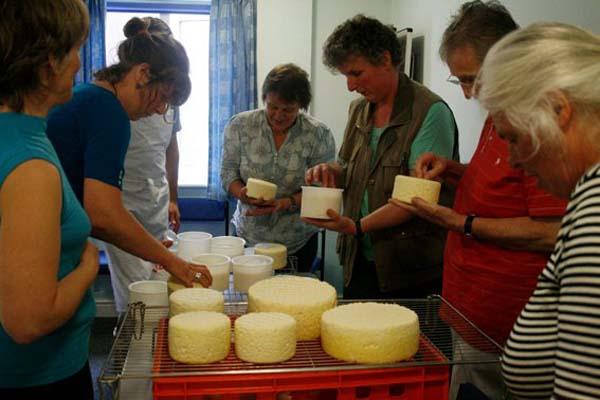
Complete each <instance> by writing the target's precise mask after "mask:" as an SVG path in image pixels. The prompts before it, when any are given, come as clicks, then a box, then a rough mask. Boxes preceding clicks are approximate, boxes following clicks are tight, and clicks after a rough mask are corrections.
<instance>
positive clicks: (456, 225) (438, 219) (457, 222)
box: [389, 197, 465, 232]
mask: <svg viewBox="0 0 600 400" xmlns="http://www.w3.org/2000/svg"><path fill="white" fill-rule="evenodd" d="M389 203H391V204H393V205H395V206H397V207H400V208H403V209H405V210H407V211H410V212H412V213H413V214H415V215H417V216H419V217H421V218H423V219H426V220H427V221H429V222H432V223H434V224H436V225H439V226H441V227H443V228H446V229H448V230H453V231H459V232H462V228H463V225H464V220H465V216H464V215H461V214H459V213H457V212H456V211H454V210H453V209H451V208H448V207H444V206H440V205H438V204H430V203H428V202H426V201H425V200H423V199H422V198H420V197H414V198H413V199H412V202H411V203H410V204H408V203H405V202H403V201H400V200H396V199H390V200H389Z"/></svg>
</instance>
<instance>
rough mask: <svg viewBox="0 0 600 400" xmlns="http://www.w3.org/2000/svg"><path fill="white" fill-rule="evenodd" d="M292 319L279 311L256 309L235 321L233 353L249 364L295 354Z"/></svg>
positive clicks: (281, 358) (294, 332)
mask: <svg viewBox="0 0 600 400" xmlns="http://www.w3.org/2000/svg"><path fill="white" fill-rule="evenodd" d="M296 325H297V324H296V320H295V319H294V318H292V317H291V316H289V315H287V314H283V313H268V312H264V313H263V312H257V313H250V314H246V315H244V316H241V317H239V318H238V319H236V320H235V326H234V337H235V340H234V342H235V354H236V355H237V356H238V358H240V359H241V360H244V361H248V362H252V363H277V362H282V361H285V360H288V359H290V358H292V357H293V356H294V354H295V353H296Z"/></svg>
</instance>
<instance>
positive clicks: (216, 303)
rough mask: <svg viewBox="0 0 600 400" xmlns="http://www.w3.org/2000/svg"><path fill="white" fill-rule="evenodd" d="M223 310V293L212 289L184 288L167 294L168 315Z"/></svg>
mask: <svg viewBox="0 0 600 400" xmlns="http://www.w3.org/2000/svg"><path fill="white" fill-rule="evenodd" d="M224 310H225V302H224V299H223V294H221V292H217V291H216V290H213V289H204V288H201V289H200V288H185V289H181V290H177V291H176V292H173V293H172V294H171V296H169V315H170V316H171V317H174V316H175V315H177V314H182V313H184V312H190V311H216V312H220V313H222V312H223V311H224Z"/></svg>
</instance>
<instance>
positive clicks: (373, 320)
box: [321, 303, 419, 364]
mask: <svg viewBox="0 0 600 400" xmlns="http://www.w3.org/2000/svg"><path fill="white" fill-rule="evenodd" d="M321 344H322V346H323V350H325V352H326V353H327V354H329V355H330V356H332V357H335V358H337V359H340V360H344V361H350V362H358V363H364V364H383V363H392V362H396V361H401V360H406V359H409V358H411V357H412V356H413V355H415V353H416V352H417V350H418V349H419V317H418V316H417V314H416V313H415V312H414V311H412V310H409V309H408V308H406V307H402V306H399V305H397V304H384V303H352V304H346V305H343V306H339V307H336V308H334V309H332V310H329V311H326V312H324V313H323V316H322V317H321Z"/></svg>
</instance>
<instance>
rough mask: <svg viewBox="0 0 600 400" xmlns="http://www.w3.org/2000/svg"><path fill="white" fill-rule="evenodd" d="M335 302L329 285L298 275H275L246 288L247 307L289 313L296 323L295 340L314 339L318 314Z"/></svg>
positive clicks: (317, 332)
mask: <svg viewBox="0 0 600 400" xmlns="http://www.w3.org/2000/svg"><path fill="white" fill-rule="evenodd" d="M336 303H337V294H336V291H335V288H334V287H333V286H331V285H330V284H328V283H327V282H321V281H319V280H317V279H313V278H306V277H301V276H292V275H285V276H276V277H273V278H269V279H265V280H262V281H260V282H257V283H255V284H254V285H252V286H251V287H250V289H249V290H248V311H249V312H282V313H285V314H288V315H291V316H292V317H294V319H295V320H296V322H297V323H298V325H297V336H296V337H297V339H298V340H311V339H317V338H318V337H319V335H320V334H321V314H323V312H324V311H327V310H329V309H331V308H333V307H335V305H336Z"/></svg>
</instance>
